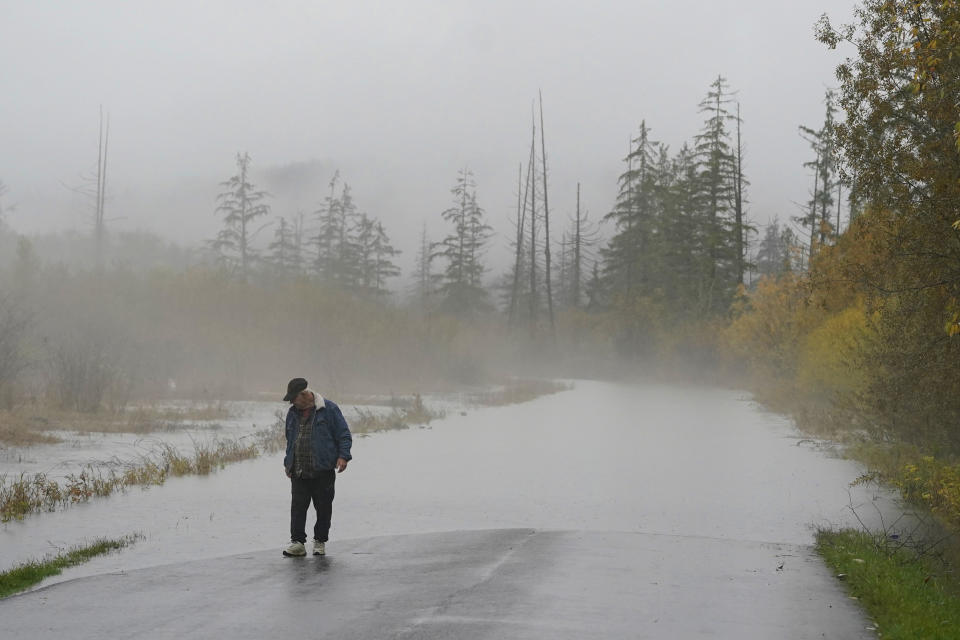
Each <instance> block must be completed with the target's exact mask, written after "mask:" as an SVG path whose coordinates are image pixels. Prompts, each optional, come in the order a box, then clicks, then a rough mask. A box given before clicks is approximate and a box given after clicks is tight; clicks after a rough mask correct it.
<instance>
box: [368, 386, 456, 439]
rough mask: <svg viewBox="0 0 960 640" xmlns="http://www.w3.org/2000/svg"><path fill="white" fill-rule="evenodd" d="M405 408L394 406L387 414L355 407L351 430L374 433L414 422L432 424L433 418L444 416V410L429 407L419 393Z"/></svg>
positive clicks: (401, 427) (403, 427)
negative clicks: (355, 415)
mask: <svg viewBox="0 0 960 640" xmlns="http://www.w3.org/2000/svg"><path fill="white" fill-rule="evenodd" d="M405 404H408V405H409V406H407V407H405V408H394V409H393V410H391V411H390V413H387V414H378V413H375V412H373V411H369V410H364V409H361V408H359V407H354V411H356V414H357V417H356V418H354V419H353V420H351V421H350V430H351V431H352V432H354V433H373V432H376V431H387V430H389V429H407V428H409V427H410V425H413V424H430V421H431V420H435V419H439V418H442V417H444V416H445V415H446V414H445V413H444V412H443V411H435V410H433V409H430V408H428V407H427V406H426V405H425V404H424V402H423V398H422V397H421V396H420V394H419V393H417V394H414V396H413V398H412V399H411V400H409V401H408V402H406V403H405Z"/></svg>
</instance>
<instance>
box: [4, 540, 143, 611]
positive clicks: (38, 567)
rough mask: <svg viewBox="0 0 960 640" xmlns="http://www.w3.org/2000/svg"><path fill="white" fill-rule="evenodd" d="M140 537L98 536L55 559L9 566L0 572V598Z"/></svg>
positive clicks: (119, 547) (127, 544) (121, 546)
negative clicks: (111, 537)
mask: <svg viewBox="0 0 960 640" xmlns="http://www.w3.org/2000/svg"><path fill="white" fill-rule="evenodd" d="M142 538H143V536H142V535H140V534H131V535H128V536H125V537H123V538H117V539H107V538H99V539H97V540H94V541H93V542H91V543H89V544H86V545H82V546H76V547H72V548H71V549H69V550H67V551H66V552H64V553H61V554H58V555H57V556H56V557H54V558H50V559H46V560H34V561H30V562H24V563H22V564H18V565H17V566H15V567H13V568H12V569H8V570H7V571H4V572H2V573H0V598H6V597H8V596H10V595H13V594H15V593H19V592H21V591H25V590H27V589H29V588H30V587H32V586H33V585H35V584H37V583H39V582H41V581H42V580H43V579H44V578H49V577H51V576H55V575H59V574H60V573H61V572H62V571H63V570H64V569H66V568H67V567H73V566H76V565H78V564H82V563H84V562H86V561H88V560H90V559H91V558H95V557H96V556H100V555H104V554H107V553H110V552H111V551H116V550H117V549H122V548H124V547H127V546H129V545H131V544H133V543H135V542H136V541H138V540H141V539H142Z"/></svg>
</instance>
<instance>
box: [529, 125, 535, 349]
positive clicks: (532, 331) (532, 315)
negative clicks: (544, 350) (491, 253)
mask: <svg viewBox="0 0 960 640" xmlns="http://www.w3.org/2000/svg"><path fill="white" fill-rule="evenodd" d="M530 119H531V120H532V122H531V125H532V128H531V133H530V165H529V166H531V167H532V166H534V165H535V164H536V148H537V123H536V120H535V119H534V118H533V113H531V114H530ZM528 175H530V177H531V186H532V188H531V189H530V336H531V337H534V336H535V335H536V333H537V186H536V182H535V180H536V177H535V176H533V175H532V171H531V172H530V173H528Z"/></svg>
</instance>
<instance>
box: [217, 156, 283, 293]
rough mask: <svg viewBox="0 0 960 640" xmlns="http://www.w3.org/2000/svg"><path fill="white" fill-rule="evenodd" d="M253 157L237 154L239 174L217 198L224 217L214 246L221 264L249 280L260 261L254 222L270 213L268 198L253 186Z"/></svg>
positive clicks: (220, 212) (226, 183)
mask: <svg viewBox="0 0 960 640" xmlns="http://www.w3.org/2000/svg"><path fill="white" fill-rule="evenodd" d="M249 173H250V154H248V153H244V154H243V155H240V154H239V153H238V154H237V173H236V175H234V176H232V177H231V178H230V179H229V180H226V181H225V182H221V183H220V186H222V187H225V188H226V189H227V190H226V191H224V192H222V193H221V194H219V195H218V196H217V203H218V204H217V209H216V210H217V213H219V214H222V215H223V228H222V229H221V230H220V232H219V233H218V234H217V237H216V239H215V240H213V241H212V243H211V245H212V248H213V249H214V251H216V253H217V255H218V257H219V260H220V262H221V264H223V265H224V266H226V267H228V268H230V269H233V268H238V269H239V272H240V277H241V278H242V279H244V280H246V278H247V276H248V274H249V271H250V268H251V266H252V264H253V262H254V260H256V258H257V253H256V251H255V250H254V248H253V246H252V241H253V239H254V237H255V236H256V234H257V233H258V232H259V231H260V230H261V229H262V227H261V229H257V230H254V229H253V228H252V225H253V222H254V221H255V220H256V219H257V218H260V217H262V216H265V215H267V214H269V213H270V206H269V205H268V204H267V203H266V199H267V197H268V196H269V194H268V193H267V192H266V191H260V190H258V189H257V188H256V187H255V186H254V185H253V184H252V183H251V182H250V176H249Z"/></svg>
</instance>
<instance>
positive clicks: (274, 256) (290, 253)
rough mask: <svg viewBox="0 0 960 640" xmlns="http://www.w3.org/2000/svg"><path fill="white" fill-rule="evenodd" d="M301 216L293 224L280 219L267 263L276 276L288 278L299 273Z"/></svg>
mask: <svg viewBox="0 0 960 640" xmlns="http://www.w3.org/2000/svg"><path fill="white" fill-rule="evenodd" d="M302 220H303V215H302V214H300V215H299V220H298V219H294V221H293V222H291V221H288V220H287V219H286V218H283V217H281V218H280V222H279V224H278V225H277V230H276V231H275V232H274V234H273V241H272V242H271V243H270V245H269V247H268V250H269V252H270V253H269V254H268V262H269V264H270V266H271V268H272V270H273V272H274V274H275V275H276V276H278V277H279V278H289V277H291V276H294V275H297V274H299V273H300V268H301V265H302V257H301V254H300V252H301V243H300V237H299V236H300V227H301V224H298V222H299V223H302Z"/></svg>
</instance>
